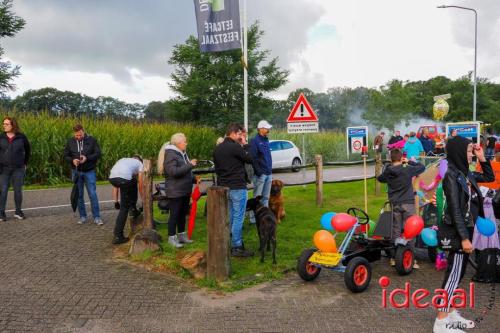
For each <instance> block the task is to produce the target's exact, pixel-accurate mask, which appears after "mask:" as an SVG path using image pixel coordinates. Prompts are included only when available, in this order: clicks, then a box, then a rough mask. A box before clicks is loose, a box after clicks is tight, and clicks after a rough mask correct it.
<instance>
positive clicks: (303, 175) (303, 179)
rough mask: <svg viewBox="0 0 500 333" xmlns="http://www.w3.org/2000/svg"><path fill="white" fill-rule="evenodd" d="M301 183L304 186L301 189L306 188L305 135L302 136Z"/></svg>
mask: <svg viewBox="0 0 500 333" xmlns="http://www.w3.org/2000/svg"><path fill="white" fill-rule="evenodd" d="M302 166H303V168H302V181H303V182H304V185H302V187H304V188H305V187H306V184H305V182H306V168H305V167H306V135H305V134H302Z"/></svg>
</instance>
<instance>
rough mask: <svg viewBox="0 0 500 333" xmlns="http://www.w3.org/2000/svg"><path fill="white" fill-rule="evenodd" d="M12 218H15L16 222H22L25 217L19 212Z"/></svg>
mask: <svg viewBox="0 0 500 333" xmlns="http://www.w3.org/2000/svg"><path fill="white" fill-rule="evenodd" d="M14 218H16V219H18V220H24V219H25V218H26V217H25V216H24V213H23V212H22V211H20V212H18V213H15V214H14Z"/></svg>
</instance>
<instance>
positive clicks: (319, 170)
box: [314, 155, 323, 207]
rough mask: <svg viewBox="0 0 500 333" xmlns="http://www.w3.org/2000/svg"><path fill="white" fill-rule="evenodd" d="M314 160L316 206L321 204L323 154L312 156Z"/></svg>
mask: <svg viewBox="0 0 500 333" xmlns="http://www.w3.org/2000/svg"><path fill="white" fill-rule="evenodd" d="M314 159H315V160H316V206H317V207H322V206H323V156H321V155H316V156H314Z"/></svg>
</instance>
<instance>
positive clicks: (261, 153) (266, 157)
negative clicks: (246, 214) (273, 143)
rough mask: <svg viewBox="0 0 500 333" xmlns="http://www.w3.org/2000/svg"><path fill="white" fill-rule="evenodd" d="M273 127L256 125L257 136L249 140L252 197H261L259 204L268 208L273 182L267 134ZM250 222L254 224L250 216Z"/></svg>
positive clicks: (252, 217)
mask: <svg viewBox="0 0 500 333" xmlns="http://www.w3.org/2000/svg"><path fill="white" fill-rule="evenodd" d="M272 127H273V126H271V124H269V123H268V122H267V121H265V120H261V121H259V123H258V124H257V131H258V133H257V135H256V136H255V137H254V138H253V139H252V140H250V154H251V155H252V159H253V169H254V176H253V179H252V181H253V186H254V188H253V197H254V198H255V197H257V196H259V195H261V196H262V200H261V203H262V204H263V205H264V206H266V207H268V206H269V195H270V193H271V183H272V181H273V176H272V173H273V160H272V157H271V148H270V147H269V139H268V137H267V136H268V134H269V131H270V130H271V128H272ZM250 222H251V223H255V217H254V216H253V215H252V214H251V215H250Z"/></svg>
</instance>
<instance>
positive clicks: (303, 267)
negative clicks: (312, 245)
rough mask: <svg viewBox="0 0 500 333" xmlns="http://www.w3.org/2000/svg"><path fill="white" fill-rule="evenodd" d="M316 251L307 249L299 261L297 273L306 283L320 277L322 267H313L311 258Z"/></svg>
mask: <svg viewBox="0 0 500 333" xmlns="http://www.w3.org/2000/svg"><path fill="white" fill-rule="evenodd" d="M316 251H317V250H316V249H306V250H304V251H302V254H301V255H300V258H299V260H298V261H297V273H299V276H300V277H301V278H302V280H304V281H312V280H314V279H315V278H317V277H318V275H319V272H321V267H318V266H315V265H313V264H312V263H311V262H310V261H309V258H311V256H312V255H313V253H314V252H316Z"/></svg>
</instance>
